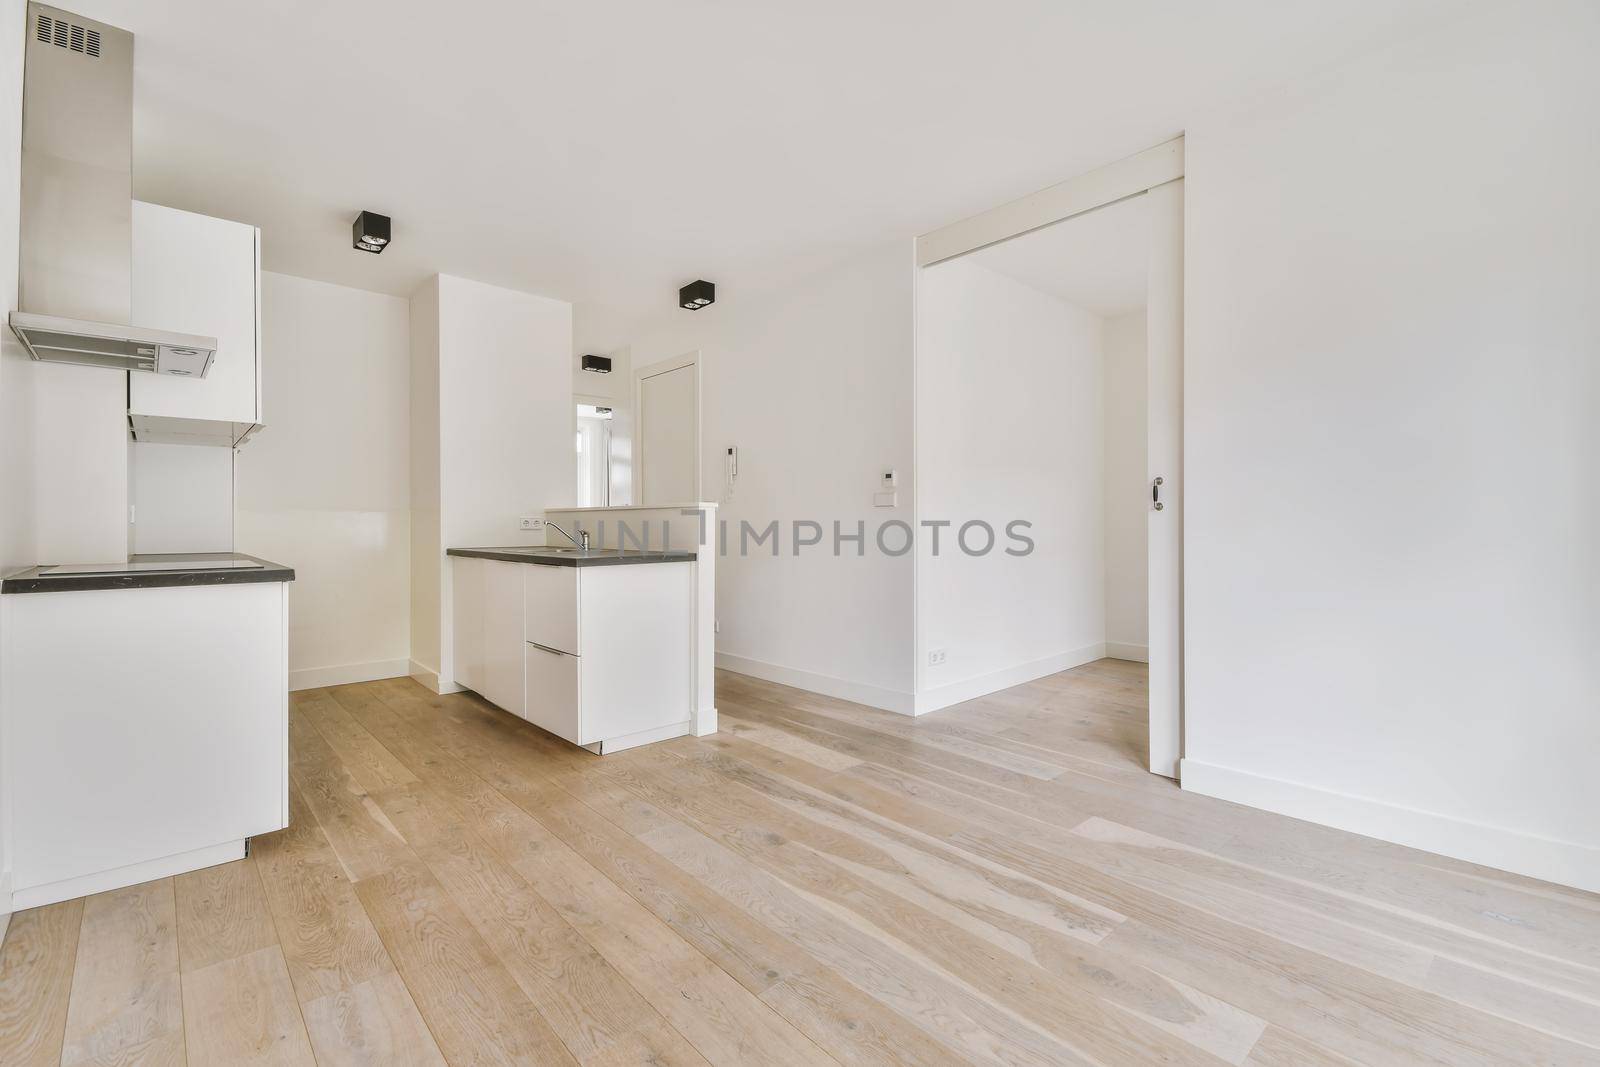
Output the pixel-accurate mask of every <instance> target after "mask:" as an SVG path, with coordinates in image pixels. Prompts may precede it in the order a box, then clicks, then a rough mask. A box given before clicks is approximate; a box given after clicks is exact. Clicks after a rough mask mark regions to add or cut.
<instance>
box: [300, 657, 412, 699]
mask: <svg viewBox="0 0 1600 1067" xmlns="http://www.w3.org/2000/svg"><path fill="white" fill-rule="evenodd" d="M409 673H411V661H410V660H408V659H380V660H374V661H372V662H371V663H344V664H341V665H339V666H337V667H303V668H301V669H300V670H298V671H290V672H289V689H290V690H291V691H295V690H300V689H321V688H322V687H323V686H325V685H350V684H351V683H353V682H376V681H377V680H378V679H380V678H404V677H405V676H406V675H407V674H409Z"/></svg>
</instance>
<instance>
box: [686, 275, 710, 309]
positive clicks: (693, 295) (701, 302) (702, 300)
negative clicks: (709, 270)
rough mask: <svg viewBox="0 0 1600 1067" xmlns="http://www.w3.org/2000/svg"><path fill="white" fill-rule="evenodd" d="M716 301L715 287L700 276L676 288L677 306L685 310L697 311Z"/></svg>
mask: <svg viewBox="0 0 1600 1067" xmlns="http://www.w3.org/2000/svg"><path fill="white" fill-rule="evenodd" d="M716 302H717V287H716V286H715V285H712V284H711V283H710V282H708V281H706V280H705V279H704V278H701V279H700V280H699V281H697V282H690V283H689V284H688V285H686V286H684V287H683V288H682V289H679V290H678V306H679V307H681V308H683V309H684V310H685V311H699V310H700V309H701V308H703V307H708V306H710V305H711V304H715V303H716Z"/></svg>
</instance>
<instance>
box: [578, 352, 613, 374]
mask: <svg viewBox="0 0 1600 1067" xmlns="http://www.w3.org/2000/svg"><path fill="white" fill-rule="evenodd" d="M583 369H584V370H592V371H594V372H595V373H596V374H610V373H611V357H610V356H584V357H583Z"/></svg>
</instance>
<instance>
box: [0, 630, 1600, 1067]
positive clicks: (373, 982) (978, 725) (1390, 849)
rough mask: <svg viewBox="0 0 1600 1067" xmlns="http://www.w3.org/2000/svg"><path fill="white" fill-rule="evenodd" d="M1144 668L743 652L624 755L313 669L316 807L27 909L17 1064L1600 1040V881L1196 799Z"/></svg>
mask: <svg viewBox="0 0 1600 1067" xmlns="http://www.w3.org/2000/svg"><path fill="white" fill-rule="evenodd" d="M1143 693H1144V673H1143V668H1141V667H1139V666H1138V665H1136V664H1130V663H1122V662H1117V661H1112V660H1102V661H1100V662H1098V663H1094V664H1090V665H1088V666H1086V667H1081V668H1078V669H1077V670H1073V671H1068V672H1066V673H1063V674H1059V675H1055V676H1053V677H1050V678H1045V679H1042V680H1040V681H1038V682H1034V683H1032V684H1029V685H1025V686H1021V687H1019V688H1016V689H1012V690H1009V691H1007V692H1005V693H1001V694H997V695H995V696H992V697H988V698H985V699H982V700H977V701H973V702H970V703H968V704H965V705H962V706H960V707H957V708H952V709H949V710H946V711H943V712H939V713H937V714H933V715H928V716H925V717H923V718H921V719H916V720H912V719H908V718H904V717H900V716H896V715H891V714H887V713H882V712H876V711H871V710H868V709H864V708H861V707H858V706H856V705H852V704H847V703H844V702H842V701H837V700H832V699H829V698H825V697H819V696H815V695H813V694H809V693H805V692H801V691H799V690H794V689H786V688H784V687H781V686H776V685H770V684H767V683H764V682H758V681H754V680H752V679H749V678H743V677H740V676H737V675H723V676H721V677H719V679H718V701H717V702H718V705H719V707H720V709H721V713H722V727H723V729H722V732H721V733H719V734H717V735H715V736H712V737H708V738H704V739H700V740H696V739H692V738H682V739H679V740H677V741H671V742H666V743H663V744H659V745H654V746H650V747H647V748H643V749H638V750H634V751H632V752H627V753H622V754H619V755H613V756H607V757H604V758H599V757H594V756H591V755H590V754H588V753H587V752H584V751H581V750H579V749H576V748H573V747H571V746H568V745H565V744H562V743H559V742H556V741H553V740H552V739H550V738H549V737H548V736H546V735H544V734H541V733H540V732H539V731H537V730H535V729H533V728H532V727H530V726H528V725H526V724H524V723H522V722H520V721H519V720H516V719H514V718H512V717H511V716H509V715H507V714H505V713H503V712H500V711H498V710H497V709H495V708H492V707H490V706H488V705H486V704H484V703H482V702H481V701H479V700H477V699H476V698H474V697H471V696H468V695H460V696H451V697H435V696H433V695H432V694H430V693H429V692H428V691H426V690H425V689H423V688H421V687H420V686H418V685H417V684H415V683H414V682H411V681H410V680H394V681H386V682H373V683H367V684H363V685H351V686H339V687H335V688H332V689H322V690H313V691H309V692H304V693H298V694H295V696H294V700H293V704H294V708H293V716H292V719H293V722H292V729H291V734H292V754H293V798H292V815H293V824H292V826H291V828H290V829H289V830H287V831H285V832H283V833H280V834H273V835H271V836H268V837H262V838H258V839H256V841H255V842H254V845H253V848H252V853H251V856H250V858H249V859H247V860H244V861H242V862H239V863H231V864H227V865H224V866H221V867H215V868H212V869H210V870H206V871H200V872H196V873H193V874H188V875H184V876H181V877H179V878H176V879H163V880H161V881H156V882H150V883H147V884H145V885H141V886H135V887H133V888H130V889H124V890H118V891H116V892H111V893H104V894H101V895H99V896H94V897H89V898H87V899H83V900H74V901H69V902H67V903H63V904H55V905H51V906H49V907H45V908H38V909H34V910H32V911H27V912H22V913H19V914H17V915H15V916H14V917H13V918H12V921H11V927H10V931H9V933H8V934H7V936H6V940H5V943H4V947H3V950H0V1064H4V1065H6V1067H21V1065H25V1064H27V1065H31V1064H55V1063H58V1062H59V1063H63V1064H88V1063H96V1064H134V1063H160V1064H176V1063H184V1062H187V1063H189V1064H230V1065H231V1064H244V1063H256V1062H264V1063H291V1064H292V1063H313V1062H315V1063H322V1064H342V1063H366V1064H386V1065H387V1064H439V1063H451V1064H480V1063H481V1064H498V1063H518V1064H560V1063H573V1062H580V1063H584V1064H596V1065H607V1067H611V1065H617V1064H628V1063H652V1064H701V1063H717V1064H756V1065H760V1067H771V1065H776V1064H789V1063H828V1062H831V1061H834V1060H837V1061H839V1062H842V1063H959V1062H963V1061H971V1062H999V1063H1008V1064H1078V1063H1096V1064H1105V1065H1122V1064H1144V1063H1210V1064H1215V1063H1224V1062H1226V1063H1235V1064H1256V1065H1261V1067H1266V1065H1288V1064H1294V1065H1316V1064H1344V1063H1367V1064H1383V1065H1389V1064H1406V1063H1430V1064H1431V1063H1462V1064H1468V1063H1470V1064H1522V1063H1529V1064H1532V1063H1539V1064H1554V1063H1600V897H1596V896H1594V895H1590V894H1584V893H1579V892H1576V891H1573V890H1568V889H1563V888H1560V887H1557V886H1552V885H1548V884H1545V883H1540V882H1535V881H1532V880H1529V879H1524V878H1518V877H1514V876H1511V875H1506V874H1501V873H1499V872H1496V871H1492V870H1489V869H1486V868H1481V867H1474V866H1472V865H1469V864H1465V863H1459V862H1455V861H1451V860H1444V859H1440V858H1438V857H1435V856H1430V855H1427V854H1425V853H1421V852H1415V851H1411V850H1408V849H1404V848H1399V847H1396V846H1391V845H1386V844H1381V843H1378V842H1374V841H1371V840H1368V839H1365V838H1358V837H1354V836H1351V835H1348V834H1343V833H1339V832H1337V831H1332V830H1327V829H1322V828H1319V827H1315V826H1311V825H1308V824H1305V823H1299V822H1295V821H1292V820H1289V819H1285V818H1281V817H1277V816H1273V815H1267V814H1265V813H1261V812H1255V811H1251V810H1249V809H1245V808H1240V807H1236V806H1233V805H1230V804H1226V803H1223V802H1220V801H1214V800H1210V799H1208V798H1204V797H1197V796H1194V795H1191V794H1186V793H1182V792H1180V791H1178V790H1177V789H1176V788H1174V787H1173V786H1172V785H1171V784H1170V783H1168V782H1165V781H1163V780H1161V779H1158V778H1155V777H1152V776H1151V775H1148V774H1146V773H1145V772H1144V771H1143V770H1141V769H1140V766H1141V761H1142V753H1141V748H1142V741H1141V738H1142V735H1143V725H1142V724H1143V714H1144V712H1143Z"/></svg>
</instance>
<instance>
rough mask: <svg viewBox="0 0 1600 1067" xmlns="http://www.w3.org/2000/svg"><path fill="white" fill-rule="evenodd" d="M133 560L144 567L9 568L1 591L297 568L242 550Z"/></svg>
mask: <svg viewBox="0 0 1600 1067" xmlns="http://www.w3.org/2000/svg"><path fill="white" fill-rule="evenodd" d="M219 562H227V563H256V564H260V566H257V567H250V568H239V569H230V568H227V567H222V568H218V567H197V566H195V564H199V563H219ZM128 563H129V565H138V566H139V567H140V568H141V569H139V570H136V571H133V572H131V573H130V572H128V571H116V570H113V571H106V572H100V573H92V572H91V573H87V574H47V573H45V572H47V571H49V570H50V568H52V567H56V566H60V564H55V563H41V564H39V565H38V566H37V567H29V568H27V569H26V570H20V571H17V572H16V573H14V574H8V575H7V576H6V578H5V580H4V581H0V593H59V592H64V591H67V590H76V589H156V588H160V587H162V586H174V585H237V584H242V583H247V582H292V581H294V568H292V567H286V566H284V565H283V564H281V563H273V562H272V561H271V560H265V559H258V558H257V557H255V556H247V555H245V554H243V553H242V552H173V553H164V554H156V553H141V554H139V555H135V556H130V557H129V559H128Z"/></svg>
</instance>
